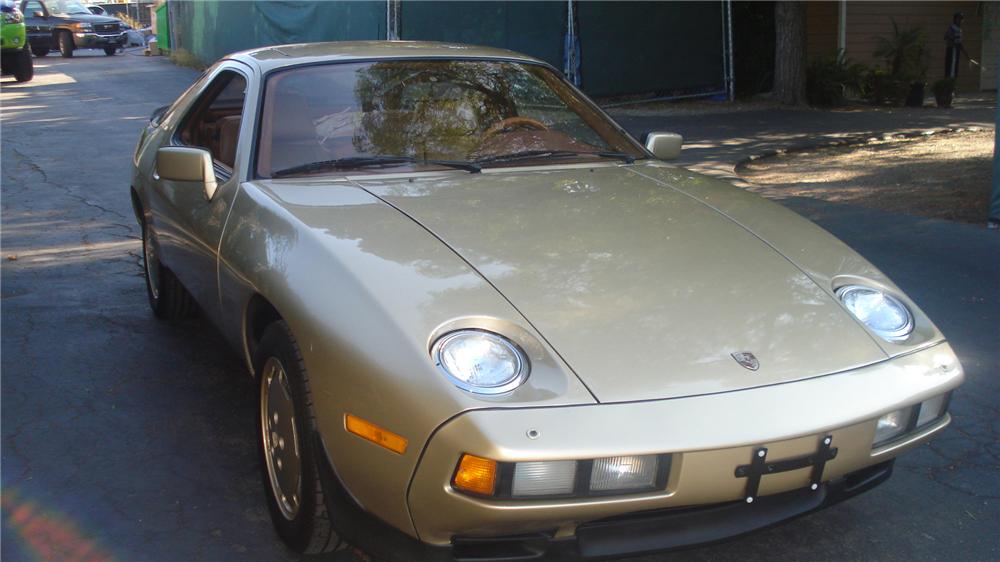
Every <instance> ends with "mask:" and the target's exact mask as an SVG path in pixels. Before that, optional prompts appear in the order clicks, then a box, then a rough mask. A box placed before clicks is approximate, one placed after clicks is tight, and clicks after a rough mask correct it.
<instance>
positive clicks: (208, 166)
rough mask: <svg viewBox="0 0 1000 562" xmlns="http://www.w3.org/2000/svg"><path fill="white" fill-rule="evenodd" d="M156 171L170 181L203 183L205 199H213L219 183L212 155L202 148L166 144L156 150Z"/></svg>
mask: <svg viewBox="0 0 1000 562" xmlns="http://www.w3.org/2000/svg"><path fill="white" fill-rule="evenodd" d="M156 173H157V174H158V175H159V176H160V178H162V179H165V180H168V181H190V182H197V183H200V184H202V186H203V188H204V190H205V199H208V200H209V201H211V200H212V196H214V195H215V190H216V188H218V184H217V183H216V181H215V167H214V166H212V155H211V154H209V152H208V151H207V150H204V149H201V148H187V147H183V146H165V147H163V148H161V149H159V150H157V151H156Z"/></svg>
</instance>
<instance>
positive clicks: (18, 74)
mask: <svg viewBox="0 0 1000 562" xmlns="http://www.w3.org/2000/svg"><path fill="white" fill-rule="evenodd" d="M15 62H16V66H15V67H14V79H15V80H17V81H18V82H28V81H30V80H31V79H32V78H34V76H35V64H34V63H33V62H32V61H31V51H30V50H28V49H21V51H20V52H18V53H17V57H16V59H15Z"/></svg>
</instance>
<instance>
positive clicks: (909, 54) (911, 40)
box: [872, 18, 928, 83]
mask: <svg viewBox="0 0 1000 562" xmlns="http://www.w3.org/2000/svg"><path fill="white" fill-rule="evenodd" d="M890 19H891V18H890ZM891 21H892V36H891V37H889V38H886V37H879V38H878V42H879V46H878V48H876V49H875V52H874V53H872V54H873V55H874V56H875V58H879V59H882V60H883V61H885V65H886V68H887V69H888V71H889V75H890V76H892V77H893V78H895V79H896V80H903V81H905V82H908V83H909V82H923V81H924V80H925V79H926V77H927V65H928V53H927V46H926V44H927V41H926V40H925V39H924V32H923V30H922V29H920V28H918V27H912V28H909V29H900V28H899V25H898V24H897V23H896V20H895V19H891Z"/></svg>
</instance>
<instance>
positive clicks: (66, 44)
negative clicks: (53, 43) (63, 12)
mask: <svg viewBox="0 0 1000 562" xmlns="http://www.w3.org/2000/svg"><path fill="white" fill-rule="evenodd" d="M59 54H61V55H62V57H63V58H64V59H68V58H72V57H73V36H72V35H70V34H69V32H68V31H62V32H60V33H59Z"/></svg>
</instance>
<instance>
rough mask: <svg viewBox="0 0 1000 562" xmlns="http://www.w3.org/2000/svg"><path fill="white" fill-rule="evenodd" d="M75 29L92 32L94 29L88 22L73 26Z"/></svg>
mask: <svg viewBox="0 0 1000 562" xmlns="http://www.w3.org/2000/svg"><path fill="white" fill-rule="evenodd" d="M73 29H75V30H77V31H91V30H92V29H94V28H93V27H91V25H90V24H89V23H87V22H79V23H74V24H73Z"/></svg>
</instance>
